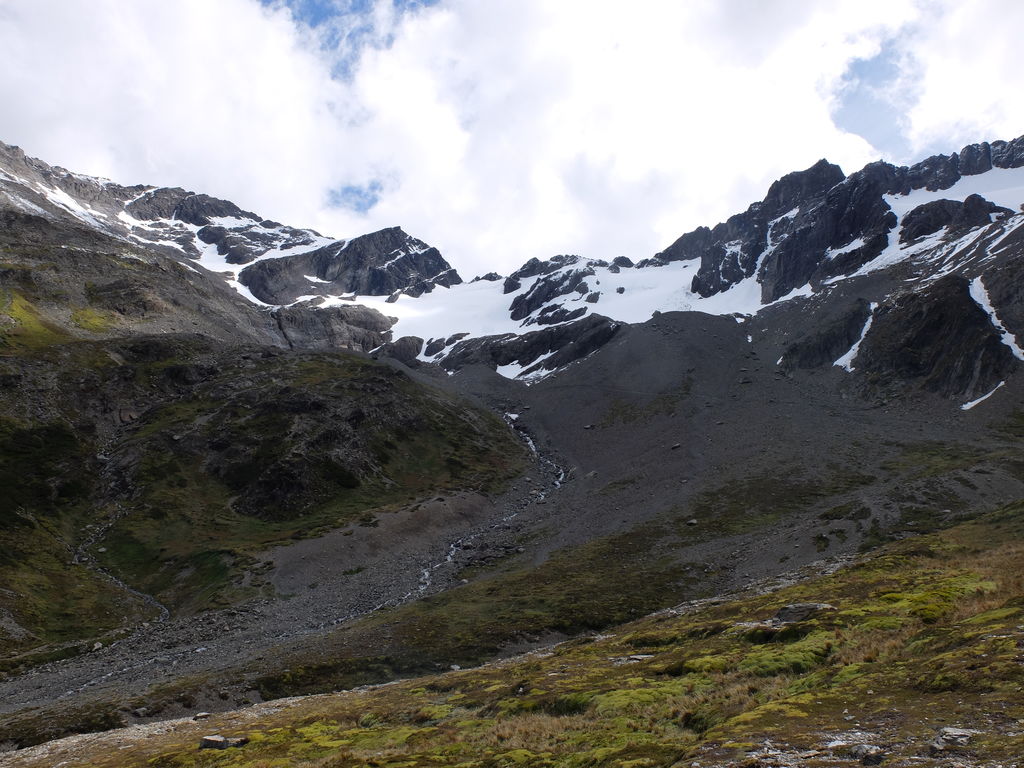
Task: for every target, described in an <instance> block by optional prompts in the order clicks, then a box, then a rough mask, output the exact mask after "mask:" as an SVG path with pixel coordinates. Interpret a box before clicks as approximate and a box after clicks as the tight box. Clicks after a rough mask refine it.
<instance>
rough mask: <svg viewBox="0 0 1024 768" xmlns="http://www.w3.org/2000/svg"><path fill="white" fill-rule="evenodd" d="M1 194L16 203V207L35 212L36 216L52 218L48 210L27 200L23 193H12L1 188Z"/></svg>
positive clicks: (27, 211)
mask: <svg viewBox="0 0 1024 768" xmlns="http://www.w3.org/2000/svg"><path fill="white" fill-rule="evenodd" d="M0 194H2V195H3V196H4V197H6V198H7V199H8V200H10V202H11V203H12V204H13V205H14V207H15V208H19V209H21V210H22V211H25V212H26V213H34V214H35V215H36V216H42V217H43V218H46V219H48V218H50V216H51V215H52V214H50V213H49V212H48V211H46V210H44V209H42V208H40V207H39V206H38V205H36V204H35V203H33V202H30V201H28V200H26V199H25V198H23V197H22V196H21V195H12V194H11V193H10V192H7V191H6V190H0Z"/></svg>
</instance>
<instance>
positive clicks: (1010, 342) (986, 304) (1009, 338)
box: [971, 277, 1024, 360]
mask: <svg viewBox="0 0 1024 768" xmlns="http://www.w3.org/2000/svg"><path fill="white" fill-rule="evenodd" d="M971 298H972V299H974V301H975V302H976V303H977V305H978V306H979V307H981V308H982V309H983V310H985V312H986V314H988V317H989V320H991V321H992V325H993V326H994V327H995V329H996V330H997V331H999V335H1000V337H1001V338H1002V342H1003V344H1005V345H1006V346H1007V347H1009V348H1010V351H1011V352H1013V356H1014V357H1016V358H1017V359H1018V360H1024V349H1021V348H1020V345H1019V344H1017V337H1016V336H1014V335H1013V334H1012V333H1010V332H1009V331H1008V330H1006V326H1004V325H1003V324H1002V322H1001V321H1000V320H999V317H998V316H997V315H996V310H995V307H993V306H992V300H991V299H990V298H989V296H988V291H987V290H985V284H984V283H983V282H982V281H981V278H980V277H976V278H974V279H973V280H972V281H971Z"/></svg>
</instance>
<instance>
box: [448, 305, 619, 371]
mask: <svg viewBox="0 0 1024 768" xmlns="http://www.w3.org/2000/svg"><path fill="white" fill-rule="evenodd" d="M620 326H621V324H620V323H617V322H615V321H613V320H609V319H608V318H607V317H602V316H601V315H589V316H587V317H585V318H583V319H582V320H577V321H575V322H571V323H566V324H564V325H557V326H553V327H549V328H544V329H542V330H539V331H530V332H529V333H524V334H522V335H519V336H483V337H479V338H471V339H465V340H463V341H460V342H459V343H458V344H456V345H455V347H454V348H453V349H452V351H451V352H450V353H449V354H448V355H447V356H446V357H445V358H444V360H443V361H442V362H441V365H442V366H444V367H445V368H446V369H448V370H458V369H459V368H462V367H464V366H467V365H472V364H475V363H482V364H484V365H491V366H504V365H511V364H516V365H519V366H522V368H523V371H522V372H521V373H520V375H530V374H532V373H539V372H542V371H544V370H548V371H551V370H555V369H556V368H561V367H562V366H565V365H568V364H569V363H572V362H575V361H576V360H579V359H581V358H583V357H586V356H587V355H589V354H590V353H591V352H593V351H595V350H596V349H598V348H600V347H602V346H603V345H605V344H606V343H608V341H610V340H611V339H612V337H614V336H615V334H616V333H617V332H618V330H619V328H620ZM545 355H546V356H547V357H544V356H545ZM541 357H544V359H543V360H539V358H541Z"/></svg>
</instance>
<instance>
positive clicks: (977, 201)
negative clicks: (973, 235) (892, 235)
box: [900, 195, 1013, 243]
mask: <svg viewBox="0 0 1024 768" xmlns="http://www.w3.org/2000/svg"><path fill="white" fill-rule="evenodd" d="M1011 213H1013V212H1012V211H1010V210H1009V209H1007V208H1002V207H1001V206H998V205H996V204H995V203H992V202H989V201H988V200H986V199H985V198H983V197H982V196H981V195H970V196H968V197H967V199H966V200H964V201H963V202H960V201H959V200H933V201H932V202H930V203H925V204H924V205H919V206H918V207H917V208H915V209H914V210H912V211H911V212H910V213H908V214H907V215H906V216H904V217H903V222H902V227H901V229H900V242H901V243H912V242H915V241H916V240H919V239H920V238H922V237H924V236H926V235H931V234H933V233H935V232H938V231H939V230H940V229H942V228H943V227H949V228H950V229H951V230H953V231H954V232H959V231H965V230H968V229H973V228H974V227H983V226H985V225H987V224H989V223H991V221H992V215H993V214H997V215H1007V214H1011Z"/></svg>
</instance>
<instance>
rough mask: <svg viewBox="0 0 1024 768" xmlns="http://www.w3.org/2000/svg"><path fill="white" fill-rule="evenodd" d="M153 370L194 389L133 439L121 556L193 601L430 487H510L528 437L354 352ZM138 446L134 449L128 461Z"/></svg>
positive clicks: (231, 594) (115, 543)
mask: <svg viewBox="0 0 1024 768" xmlns="http://www.w3.org/2000/svg"><path fill="white" fill-rule="evenodd" d="M194 368H195V366H192V368H189V366H188V364H186V363H183V362H176V361H175V359H174V358H171V360H166V359H162V360H159V361H155V362H152V363H150V364H148V365H147V366H145V367H144V369H143V370H142V371H141V372H140V373H139V379H140V381H143V382H145V383H146V384H147V385H148V386H157V387H160V386H164V385H165V383H166V379H167V377H171V378H175V379H176V378H181V377H185V378H186V379H187V380H189V381H192V380H194V379H197V378H198V379H199V381H197V382H196V383H194V384H192V385H191V386H190V388H189V390H188V392H187V393H186V394H185V395H184V396H182V397H180V398H177V399H174V400H172V401H170V402H168V403H167V404H165V405H161V406H158V407H154V408H152V409H150V410H149V411H147V412H146V413H145V414H144V416H143V417H142V418H141V419H140V420H139V424H138V427H137V428H136V429H135V430H134V433H133V434H132V435H131V436H130V437H128V438H127V439H126V440H124V441H123V442H122V443H121V445H120V446H119V452H118V454H117V455H116V456H115V461H121V463H122V464H123V465H124V466H125V467H126V470H125V474H126V476H127V483H128V485H129V486H130V487H131V488H132V489H133V492H132V496H131V497H130V498H127V499H125V500H123V502H122V505H123V507H124V509H125V511H126V514H124V516H123V517H122V518H121V519H120V520H119V521H118V522H117V523H116V524H115V526H114V527H113V529H112V530H111V533H110V535H109V537H108V539H107V554H106V555H105V558H104V560H105V563H106V564H107V565H109V566H110V567H112V568H114V569H115V571H116V572H117V573H119V574H120V575H121V576H122V577H123V578H125V579H126V580H127V581H129V582H130V583H133V584H135V585H136V586H138V587H139V588H141V589H143V590H144V591H147V592H150V593H153V594H155V595H157V596H158V597H159V598H160V599H161V600H164V601H166V602H168V603H170V604H171V605H173V606H175V607H178V608H180V609H183V610H189V611H192V610H199V609H202V608H208V607H214V606H217V605H223V604H225V603H228V602H231V601H233V600H235V599H239V598H241V597H243V596H245V594H246V593H245V592H244V591H240V590H239V589H238V588H237V583H238V582H240V581H241V579H242V577H243V574H244V571H245V570H248V569H250V568H251V567H254V566H258V563H256V561H254V560H253V559H252V558H253V556H254V555H255V554H256V553H257V552H259V551H261V550H264V549H266V548H267V547H268V546H270V545H272V544H274V543H277V542H281V541H283V540H287V539H289V538H295V537H299V536H307V535H312V534H314V533H316V532H318V531H324V530H328V529H331V528H337V527H340V526H344V525H347V524H352V523H354V522H356V521H359V520H368V521H371V522H372V520H373V519H374V518H375V517H377V516H379V515H382V514H388V513H389V512H391V511H393V510H396V509H398V508H400V507H401V506H403V505H406V504H409V503H413V502H414V501H416V500H417V499H421V498H423V497H424V496H426V495H429V494H431V493H436V492H448V491H454V490H478V491H483V492H491V491H493V490H496V489H497V488H499V487H500V486H501V484H502V483H503V482H505V481H506V480H507V479H508V478H509V477H511V476H513V475H515V474H516V473H517V472H518V471H519V470H520V468H521V467H522V466H523V465H524V462H525V451H524V450H523V448H522V447H521V446H520V445H519V444H518V442H517V441H516V440H515V437H514V436H513V435H512V434H511V433H510V432H509V430H508V429H507V427H506V426H505V425H504V424H503V423H502V422H501V421H500V420H498V419H497V418H496V417H494V416H492V415H490V414H486V413H483V412H479V411H472V410H469V409H467V408H466V407H465V406H464V405H462V404H460V403H458V402H457V401H455V400H452V399H451V398H449V397H448V396H447V395H444V394H442V393H440V392H438V391H435V390H428V389H426V388H423V387H421V386H419V385H415V384H413V383H412V382H411V381H410V380H409V379H407V378H406V377H405V376H403V375H402V374H400V373H399V372H397V371H396V370H394V369H392V368H390V367H388V366H386V365H383V364H380V363H376V362H373V361H370V360H366V359H364V358H359V357H355V356H350V355H303V356H296V357H290V356H280V355H277V356H273V357H270V358H268V359H263V358H259V359H252V358H250V359H249V360H243V361H242V362H241V363H240V365H238V366H229V367H225V368H222V369H217V370H206V369H201V370H198V371H197V370H193V369H194ZM122 457H123V461H122Z"/></svg>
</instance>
